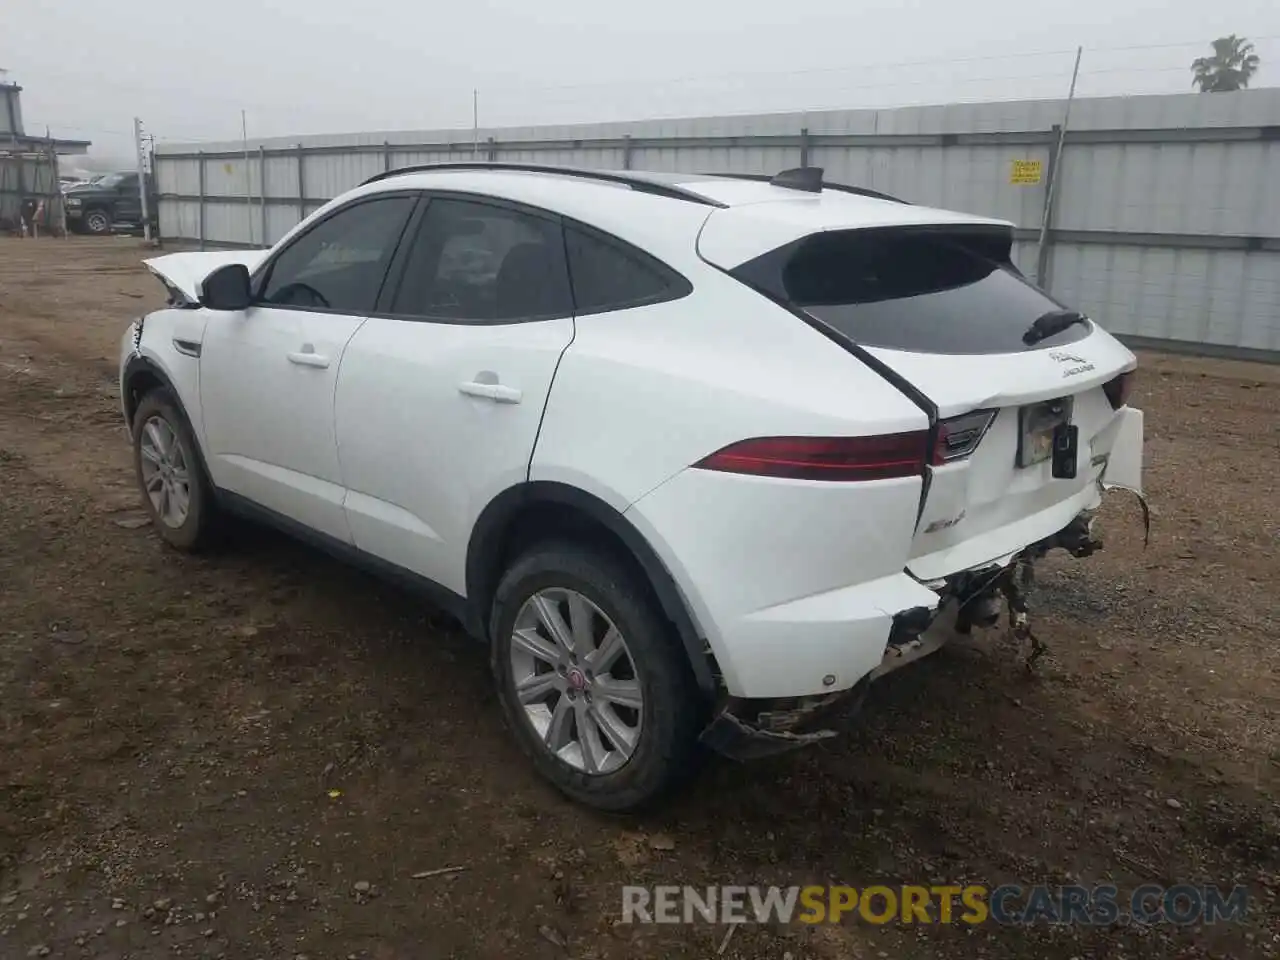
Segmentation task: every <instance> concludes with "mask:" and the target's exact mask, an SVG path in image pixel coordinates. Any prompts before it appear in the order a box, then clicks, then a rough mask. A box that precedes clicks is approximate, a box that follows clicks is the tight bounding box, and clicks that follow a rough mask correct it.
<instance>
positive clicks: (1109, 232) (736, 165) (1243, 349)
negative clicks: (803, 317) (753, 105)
mask: <svg viewBox="0 0 1280 960" xmlns="http://www.w3.org/2000/svg"><path fill="white" fill-rule="evenodd" d="M1065 108H1066V103H1065V102H1064V101H1061V100H1036V101H1013V102H1004V103H978V104H954V105H940V106H928V107H905V108H897V109H891V110H849V111H826V112H821V113H807V114H806V113H787V114H766V115H757V116H725V117H703V118H695V119H679V120H646V121H636V122H627V123H606V124H584V125H571V126H547V127H511V128H503V129H481V130H479V131H476V132H474V133H473V131H470V130H466V131H462V130H431V131H410V132H395V133H383V132H379V133H363V134H347V135H340V136H311V137H286V138H274V139H268V140H260V141H253V142H251V143H249V144H247V145H246V144H242V143H225V144H201V145H199V147H198V148H197V147H194V146H192V147H184V146H180V145H164V146H161V147H159V148H158V149H157V151H156V153H155V157H154V164H155V171H156V179H157V186H158V189H159V191H160V193H161V198H160V228H161V234H162V236H164V237H166V238H171V239H181V240H188V241H192V242H195V243H199V244H201V245H227V244H232V245H246V244H247V245H254V246H257V245H263V244H264V243H265V244H270V243H273V242H275V241H276V240H277V239H279V238H280V237H281V236H283V235H284V233H285V232H286V231H287V230H288V229H289V228H291V227H292V226H293V225H294V224H296V223H297V222H298V221H299V219H301V218H302V217H303V216H304V215H306V214H307V213H310V212H311V211H312V210H314V209H315V208H316V207H318V206H319V205H320V204H322V203H323V202H325V201H326V200H328V199H330V198H332V197H334V196H336V195H338V194H339V193H341V192H342V191H344V190H346V189H349V188H350V187H352V186H354V185H356V184H357V183H359V182H361V181H362V180H364V179H366V178H367V177H369V176H372V175H373V174H375V173H378V172H381V171H383V170H386V169H391V168H394V167H397V166H404V165H408V164H414V163H430V162H434V161H446V160H465V159H472V158H477V159H491V160H507V161H523V162H530V163H549V164H565V165H575V166H586V167H596V168H605V169H649V170H659V171H686V172H701V173H718V172H725V173H728V172H742V173H775V172H777V171H778V170H781V169H784V168H786V167H794V166H800V165H812V166H819V167H823V168H825V170H826V177H827V179H828V180H835V181H843V182H847V183H853V184H858V185H860V186H864V187H869V188H871V189H874V190H879V191H883V192H885V193H891V194H895V195H897V196H901V197H903V198H905V199H907V200H910V201H913V202H918V203H925V204H931V205H936V206H942V207H949V208H954V209H959V210H966V211H970V212H973V213H979V214H985V215H989V216H996V217H1002V218H1004V219H1007V220H1010V221H1012V222H1013V223H1014V224H1015V225H1016V227H1017V233H1016V237H1017V243H1016V246H1015V259H1016V261H1017V262H1018V264H1019V265H1020V267H1022V269H1023V270H1024V271H1025V272H1027V273H1028V274H1029V275H1031V276H1033V277H1036V278H1038V279H1039V280H1040V282H1041V283H1042V284H1043V285H1044V286H1046V287H1048V288H1049V289H1050V290H1051V291H1052V292H1053V293H1054V294H1055V295H1056V296H1057V297H1059V298H1060V299H1062V300H1064V301H1067V302H1069V303H1071V304H1072V305H1075V306H1079V307H1081V308H1082V309H1084V310H1086V311H1087V312H1089V313H1090V315H1092V316H1094V317H1096V318H1098V319H1099V321H1100V322H1102V323H1103V324H1104V325H1105V326H1106V327H1108V329H1110V330H1112V331H1113V332H1115V333H1117V334H1120V335H1122V336H1125V337H1126V338H1128V339H1129V340H1131V341H1133V342H1137V343H1139V344H1142V343H1151V344H1152V345H1154V344H1155V343H1156V342H1159V343H1160V344H1162V345H1165V346H1168V347H1173V348H1183V349H1189V350H1194V351H1196V352H1207V353H1215V352H1216V353H1226V354H1232V355H1243V356H1259V357H1264V358H1268V359H1275V358H1280V89H1261V90H1252V91H1241V92H1237V93H1219V94H1211V95H1205V94H1177V95H1168V96H1143V97H1113V98H1098V99H1083V100H1077V101H1076V102H1075V103H1074V104H1073V106H1072V109H1071V114H1070V127H1069V129H1068V130H1066V132H1065V135H1063V133H1062V130H1061V124H1062V122H1063V118H1064V114H1065ZM1060 136H1062V144H1063V146H1062V150H1061V154H1060V156H1059V154H1058V151H1057V149H1056V147H1057V144H1058V142H1059V137H1060ZM1051 185H1052V189H1051ZM1050 193H1051V194H1052V196H1053V204H1052V208H1051V209H1049V210H1048V212H1049V218H1048V223H1047V224H1046V223H1045V222H1044V220H1045V213H1046V209H1047V207H1048V205H1047V204H1046V198H1047V197H1048V196H1049V195H1050ZM1042 229H1043V232H1044V238H1045V242H1044V243H1043V245H1042V244H1041V243H1040V242H1039V241H1040V237H1041V233H1042Z"/></svg>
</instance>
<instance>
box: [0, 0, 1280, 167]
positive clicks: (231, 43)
mask: <svg viewBox="0 0 1280 960" xmlns="http://www.w3.org/2000/svg"><path fill="white" fill-rule="evenodd" d="M3 23H4V40H5V42H4V43H3V44H0V68H5V69H7V70H8V71H9V73H8V75H7V77H6V78H5V79H8V80H11V81H15V82H17V83H19V84H21V85H22V87H23V94H22V103H23V113H24V115H25V121H26V127H27V132H28V133H43V132H44V127H45V125H46V124H47V125H48V126H49V127H50V129H51V131H52V133H53V135H54V136H62V137H78V138H82V139H90V140H93V141H94V150H95V153H98V154H103V155H112V156H123V157H128V156H129V155H130V154H131V151H132V139H131V130H132V122H133V117H134V116H135V115H136V116H140V117H142V118H143V121H144V123H145V124H146V126H147V128H148V129H149V130H150V131H151V132H152V133H153V134H154V135H155V136H156V137H157V138H161V139H166V140H173V141H183V142H193V141H200V140H229V139H237V138H239V137H240V134H241V116H240V112H241V110H244V111H245V113H246V117H247V127H248V134H249V136H250V138H253V137H258V136H277V135H287V134H302V133H322V132H349V131H362V130H393V129H424V128H427V129H430V128H439V127H453V126H457V127H462V128H468V129H469V128H470V126H471V123H472V91H473V90H477V91H478V95H477V101H478V106H479V119H480V124H481V125H482V126H501V125H515V124H534V123H573V122H583V121H599V120H627V119H636V118H640V117H655V116H695V115H705V114H715V113H748V112H766V111H775V110H802V109H833V108H841V107H872V106H898V105H904V104H910V103H945V102H951V101H955V100H992V99H1000V100H1007V99H1022V98H1024V97H1057V96H1064V95H1065V94H1066V91H1067V87H1068V84H1069V81H1070V73H1071V66H1072V62H1073V60H1074V56H1075V54H1074V48H1075V47H1076V45H1078V44H1079V45H1083V46H1084V47H1085V53H1084V58H1083V60H1082V64H1081V76H1080V82H1079V89H1078V93H1079V95H1082V96H1097V95H1110V94H1124V93H1163V92H1184V91H1186V92H1189V91H1190V90H1191V86H1190V84H1191V73H1190V70H1189V69H1188V65H1189V64H1190V62H1191V60H1192V59H1193V58H1194V57H1196V56H1200V55H1202V54H1205V53H1208V52H1209V46H1208V45H1209V41H1210V40H1212V39H1213V38H1214V37H1217V36H1221V35H1223V34H1227V33H1232V32H1234V33H1237V34H1243V35H1245V36H1248V37H1250V39H1252V40H1254V43H1255V46H1256V47H1257V50H1258V53H1259V54H1260V55H1261V56H1262V60H1263V65H1262V70H1261V71H1260V74H1259V76H1258V77H1257V78H1256V79H1255V81H1254V86H1263V85H1274V84H1277V83H1280V4H1276V3H1274V2H1271V3H1264V2H1262V0H1225V2H1218V3H1214V4H1205V3H1202V2H1191V0H1128V2H1124V3H1119V2H1116V0H1041V2H1039V3H1017V4H1015V3H1009V2H998V0H954V2H948V0H861V2H849V0H842V2H837V0H785V2H784V0H768V2H765V0H734V2H732V3H730V2H723V0H721V2H714V3H713V2H708V0H704V2H702V3H697V2H694V0H646V2H639V3H638V2H634V0H633V2H627V3H623V2H618V0H614V2H612V3H610V2H607V0H592V2H588V0H524V2H517V0H472V2H453V3H442V2H440V0H436V2H435V3H432V2H429V0H428V2H425V3H424V2H416V3H415V2H408V0H403V2H395V3H393V2H388V0H359V2H356V0H260V2H256V3H255V2H250V0H221V2H219V3H216V4H214V3H199V2H196V0H166V2H160V0H120V2H116V3H110V4H107V3H103V2H101V0H39V2H38V3H37V2H36V0H9V2H8V3H6V4H5V15H4V20H3Z"/></svg>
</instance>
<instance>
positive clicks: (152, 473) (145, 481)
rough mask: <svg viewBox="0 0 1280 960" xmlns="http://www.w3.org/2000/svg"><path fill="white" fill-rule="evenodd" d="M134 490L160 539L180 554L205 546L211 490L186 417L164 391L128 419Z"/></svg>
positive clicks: (147, 398) (212, 510) (211, 511)
mask: <svg viewBox="0 0 1280 960" xmlns="http://www.w3.org/2000/svg"><path fill="white" fill-rule="evenodd" d="M133 459H134V468H135V471H136V473H137V478H138V486H139V487H140V488H141V489H142V495H143V500H144V501H145V503H146V506H147V511H148V512H149V513H150V514H151V519H152V522H153V523H154V524H155V527H156V530H157V531H158V532H159V534H160V536H161V537H162V538H164V541H165V542H166V543H168V544H169V545H170V546H172V547H175V548H177V549H179V550H182V551H184V552H188V553H193V552H195V551H197V550H199V549H200V548H202V547H204V546H206V545H207V544H208V542H209V541H210V539H211V538H212V534H213V528H214V525H215V523H216V517H215V512H216V509H215V506H214V502H213V490H212V487H211V485H210V484H209V480H208V478H207V477H206V476H205V475H204V470H203V469H202V467H201V465H200V458H199V456H198V455H197V453H196V440H195V437H194V436H192V434H191V428H190V427H188V426H187V420H186V418H185V417H184V416H183V415H182V414H181V413H180V412H179V410H178V407H177V404H176V403H175V402H174V400H173V398H172V397H170V395H169V393H168V391H167V390H163V389H159V390H153V391H152V392H151V393H148V394H147V395H146V396H145V397H143V398H142V402H141V403H139V404H138V411H137V413H135V414H134V417H133Z"/></svg>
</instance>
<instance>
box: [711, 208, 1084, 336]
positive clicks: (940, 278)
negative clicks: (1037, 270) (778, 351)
mask: <svg viewBox="0 0 1280 960" xmlns="http://www.w3.org/2000/svg"><path fill="white" fill-rule="evenodd" d="M991 246H992V245H991V243H990V242H989V240H988V241H986V242H985V246H979V247H978V249H975V248H974V245H971V244H968V243H966V242H965V240H964V238H962V237H956V236H947V235H944V234H939V233H936V232H932V233H924V232H905V231H901V230H897V231H885V230H857V231H833V232H830V233H822V234H815V235H814V236H811V237H807V238H805V239H804V240H801V241H798V242H797V243H795V244H792V245H790V246H788V247H784V248H782V249H781V250H777V251H774V252H773V253H771V254H766V255H765V256H764V257H761V258H758V259H757V260H755V261H752V262H750V263H747V264H744V265H743V266H742V267H740V268H738V270H736V271H734V272H735V274H737V275H739V277H740V278H741V279H743V280H745V281H746V282H748V283H751V284H753V285H756V286H763V287H764V288H765V289H766V290H768V291H769V292H771V293H773V294H774V295H775V296H776V295H778V294H781V295H782V297H783V298H784V299H786V300H787V301H788V302H790V303H791V304H793V305H795V306H797V307H802V308H803V309H804V310H805V311H806V312H807V313H809V314H811V315H813V316H815V317H817V318H818V319H820V320H822V321H823V322H825V323H827V324H829V325H830V326H832V327H834V328H836V329H837V330H839V331H840V332H841V333H843V334H844V335H845V336H847V337H849V338H850V339H852V340H853V341H854V342H855V343H858V344H861V345H863V346H868V347H887V348H890V349H896V350H908V351H911V352H912V353H949V354H984V353H1017V352H1020V351H1023V350H1030V349H1041V348H1045V347H1053V346H1061V345H1063V344H1066V343H1071V342H1073V341H1076V340H1080V339H1082V338H1083V337H1086V336H1088V334H1089V326H1088V325H1087V324H1074V325H1072V326H1070V327H1068V328H1067V329H1065V330H1063V331H1062V332H1061V333H1058V334H1055V335H1054V336H1051V337H1047V338H1045V339H1044V340H1041V341H1039V342H1038V343H1036V344H1034V346H1032V347H1028V346H1027V345H1026V344H1025V343H1023V342H1022V335H1023V334H1024V333H1025V332H1026V331H1027V328H1028V327H1030V326H1031V324H1032V323H1034V322H1035V321H1036V319H1037V318H1039V317H1040V316H1042V315H1044V314H1045V313H1048V312H1050V311H1056V310H1061V309H1062V305H1061V304H1059V303H1057V302H1056V301H1054V300H1053V299H1052V298H1050V297H1049V296H1048V295H1047V294H1045V293H1044V292H1043V291H1041V290H1039V289H1037V288H1036V287H1034V286H1032V285H1031V284H1030V283H1028V282H1027V281H1026V280H1024V279H1023V278H1022V277H1021V276H1020V275H1019V274H1018V273H1017V272H1016V271H1015V270H1014V269H1013V267H1012V266H1011V265H1010V264H1008V263H1001V262H999V261H997V260H995V259H992V258H991V257H990V256H987V255H985V254H984V249H989V248H990V247H991Z"/></svg>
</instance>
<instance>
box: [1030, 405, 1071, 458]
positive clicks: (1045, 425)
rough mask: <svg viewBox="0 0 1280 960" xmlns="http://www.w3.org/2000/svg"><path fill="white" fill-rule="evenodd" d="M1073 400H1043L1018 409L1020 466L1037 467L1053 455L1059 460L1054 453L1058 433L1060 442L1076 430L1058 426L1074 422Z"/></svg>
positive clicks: (1065, 425)
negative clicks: (1072, 416)
mask: <svg viewBox="0 0 1280 960" xmlns="http://www.w3.org/2000/svg"><path fill="white" fill-rule="evenodd" d="M1073 399H1074V398H1073V397H1059V398H1057V399H1055V400H1042V401H1041V402H1040V403H1031V404H1027V405H1026V406H1025V407H1020V408H1019V409H1018V461H1017V462H1018V466H1019V467H1022V468H1026V467H1034V466H1036V465H1037V464H1039V463H1043V462H1044V461H1046V460H1048V459H1050V458H1053V459H1054V460H1057V459H1058V458H1057V457H1055V456H1054V448H1055V435H1056V442H1058V443H1061V439H1062V437H1063V436H1064V435H1065V434H1068V433H1072V432H1074V431H1067V430H1065V429H1064V430H1062V431H1059V429H1058V428H1059V427H1064V428H1065V427H1067V426H1069V425H1070V423H1071V407H1072V400H1073Z"/></svg>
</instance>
